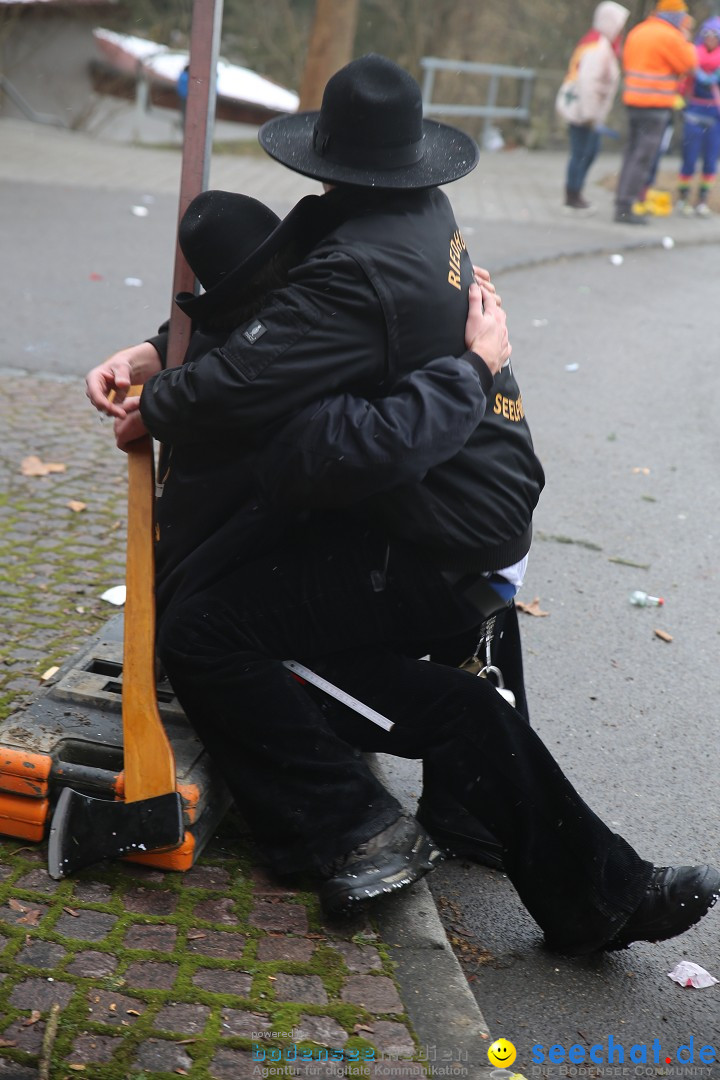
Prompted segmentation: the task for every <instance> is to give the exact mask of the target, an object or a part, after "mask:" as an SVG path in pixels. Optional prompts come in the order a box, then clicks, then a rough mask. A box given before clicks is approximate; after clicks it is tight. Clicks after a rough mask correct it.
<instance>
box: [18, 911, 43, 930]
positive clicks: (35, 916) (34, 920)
mask: <svg viewBox="0 0 720 1080" xmlns="http://www.w3.org/2000/svg"><path fill="white" fill-rule="evenodd" d="M41 918H42V911H40V910H39V908H36V909H35V910H34V911H28V913H27V915H23V917H22V919H18V923H22V924H23V926H37V924H38V923H39V922H40V919H41Z"/></svg>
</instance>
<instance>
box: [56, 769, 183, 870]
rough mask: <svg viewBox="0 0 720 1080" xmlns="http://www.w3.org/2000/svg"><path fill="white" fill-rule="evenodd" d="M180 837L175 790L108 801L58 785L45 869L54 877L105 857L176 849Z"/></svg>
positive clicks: (180, 818) (179, 804)
mask: <svg viewBox="0 0 720 1080" xmlns="http://www.w3.org/2000/svg"><path fill="white" fill-rule="evenodd" d="M184 836H185V825H184V823H183V813H182V800H181V798H180V795H179V794H178V792H177V791H169V792H167V794H165V795H156V796H154V797H153V798H151V799H138V800H137V801H136V802H112V801H110V800H109V799H93V798H91V797H90V796H89V795H83V794H82V793H81V792H79V791H74V790H73V789H72V788H63V790H62V791H61V793H60V798H59V799H58V801H57V806H56V807H55V813H54V814H53V819H52V823H51V825H50V839H49V842H48V873H49V874H50V877H51V878H54V879H55V880H56V881H59V880H60V879H61V878H64V877H67V876H68V874H72V873H74V871H76V870H81V869H82V868H83V867H84V866H92V864H93V863H98V862H102V861H103V860H104V859H121V858H123V857H124V856H125V855H137V854H138V853H139V852H141V851H155V850H156V849H157V848H174V847H177V846H178V845H179V844H181V843H182V841H183V838H184Z"/></svg>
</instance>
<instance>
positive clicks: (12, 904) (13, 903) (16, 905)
mask: <svg viewBox="0 0 720 1080" xmlns="http://www.w3.org/2000/svg"><path fill="white" fill-rule="evenodd" d="M8 907H9V908H11V910H12V911H27V910H28V909H27V908H26V907H25V905H24V904H21V903H20V901H19V900H16V899H15V897H14V896H11V897H10V899H9V900H8Z"/></svg>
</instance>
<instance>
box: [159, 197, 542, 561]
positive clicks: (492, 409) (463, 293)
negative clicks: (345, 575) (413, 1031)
mask: <svg viewBox="0 0 720 1080" xmlns="http://www.w3.org/2000/svg"><path fill="white" fill-rule="evenodd" d="M323 198H326V199H335V200H339V201H344V203H345V205H346V207H347V214H348V216H347V218H346V220H344V221H343V222H342V224H341V225H339V226H338V227H337V228H336V229H334V230H333V232H331V233H330V234H329V235H328V236H327V237H326V238H325V239H324V240H323V241H321V243H320V244H319V245H318V246H317V247H316V248H315V249H314V250H313V251H312V253H311V254H310V256H308V257H307V258H306V259H305V260H304V261H303V263H302V264H301V265H300V266H299V267H297V268H296V269H295V270H294V271H292V272H291V275H290V281H289V284H288V286H287V287H285V288H284V289H281V290H278V291H277V292H276V293H274V294H272V295H271V296H270V297H269V298H268V300H267V302H266V304H265V306H264V308H263V310H262V311H261V312H260V313H259V314H258V316H257V318H255V319H252V320H251V321H250V322H249V323H246V324H244V325H243V326H240V327H238V328H237V329H236V330H234V331H233V332H232V333H231V334H230V336H229V337H228V339H227V340H226V341H225V343H224V344H223V345H222V346H220V347H218V348H214V349H211V350H210V351H209V352H207V353H206V354H205V355H203V356H202V357H200V358H198V359H195V360H192V361H190V362H188V363H185V364H184V365H183V366H182V367H180V368H173V369H170V370H168V371H164V372H162V373H161V374H160V375H157V376H155V377H154V378H153V379H152V380H150V381H149V382H148V384H147V386H146V388H145V390H144V392H143V395H142V399H141V410H142V415H143V417H144V419H145V422H146V424H147V426H148V429H149V430H150V431H151V432H152V433H153V435H155V437H156V438H159V439H161V440H162V441H163V442H166V443H172V444H173V445H174V446H188V447H190V446H195V448H196V449H198V450H199V448H200V447H201V446H207V445H208V444H211V445H212V444H216V445H218V446H220V445H223V446H225V447H231V448H232V454H233V456H234V457H235V459H236V460H235V467H236V468H238V469H242V468H243V462H245V463H246V464H247V467H248V469H250V468H252V471H253V475H254V476H255V477H256V482H257V484H258V485H259V487H258V490H259V491H260V492H261V495H262V498H263V500H266V501H267V503H269V504H271V505H273V506H276V507H277V506H285V507H288V508H291V509H299V508H302V509H304V510H310V511H311V510H312V508H313V507H333V506H335V507H344V508H346V511H347V512H350V513H353V514H354V515H360V516H362V517H363V518H365V519H368V518H369V519H372V520H373V521H374V522H376V523H377V524H378V525H381V526H382V527H384V528H385V529H386V531H387V532H388V534H389V535H390V536H391V537H392V536H393V535H397V536H402V537H404V538H406V539H408V540H410V541H412V542H414V543H415V544H417V545H418V546H420V547H422V548H423V549H424V550H426V551H427V552H428V554H429V555H430V557H431V558H432V559H433V560H434V561H435V562H436V563H437V564H438V565H440V566H441V567H443V568H445V569H451V570H468V571H485V570H495V569H500V568H502V567H504V566H507V565H510V564H511V563H513V562H516V561H517V560H518V559H520V558H522V557H523V555H525V554H526V553H527V550H528V548H529V546H530V538H531V522H532V513H533V510H534V508H535V505H536V504H537V500H538V497H539V494H540V491H541V490H542V487H543V483H544V477H543V472H542V468H541V466H540V463H539V461H538V460H537V458H536V456H535V454H534V451H533V447H532V440H531V437H530V432H529V429H528V426H527V422H526V419H525V417H524V413H523V409H522V401H521V398H520V393H519V390H518V387H517V384H516V382H515V379H514V376H513V373H512V368H511V367H510V365H506V367H505V368H504V369H503V371H502V372H501V373H500V374H499V375H498V376H497V377H496V378H495V380H494V381H493V383H492V387H491V388H489V385H486V388H485V389H486V393H487V394H488V407H487V409H486V410H485V414H484V416H483V418H482V420H480V422H479V423H477V424H476V426H475V427H474V428H473V429H472V431H471V433H470V435H469V437H468V436H467V433H466V432H464V433H463V435H462V439H461V440H458V445H457V449H456V451H455V452H454V453H452V452H450V453H448V452H447V449H446V452H445V453H444V454H443V455H439V456H438V458H437V461H436V462H435V463H432V464H431V465H430V467H429V468H428V469H427V471H426V472H424V474H423V475H422V476H421V477H418V478H417V479H415V478H414V479H413V482H411V483H398V482H397V480H398V475H399V474H398V473H396V474H395V476H394V472H393V465H394V466H395V467H396V469H397V468H399V466H401V465H402V462H403V460H404V459H405V458H408V459H410V460H411V459H412V455H413V453H414V434H415V430H416V428H419V427H420V423H421V421H422V415H419V414H418V413H417V411H414V410H415V409H417V408H421V409H424V408H432V407H433V404H432V401H429V402H428V400H427V399H423V400H422V402H420V401H419V400H416V401H415V403H414V405H412V406H411V407H410V408H406V404H407V403H404V402H402V401H401V400H397V401H396V402H393V389H394V387H395V386H396V385H397V383H398V380H402V379H403V378H406V377H408V376H412V374H413V372H415V371H417V370H418V369H420V368H422V367H423V366H424V365H425V364H427V363H428V362H429V361H432V360H434V359H435V358H438V357H448V356H457V357H462V356H463V354H464V352H465V345H464V327H465V319H466V315H467V289H468V287H469V284H470V282H471V280H472V266H471V263H470V259H469V258H468V255H467V253H466V251H465V247H464V244H463V242H462V239H461V237H460V234H459V232H458V229H457V225H456V223H455V220H454V217H453V214H452V211H451V209H450V205H449V203H448V201H447V199H446V197H445V196H444V194H443V193H442V192H441V191H439V190H438V189H429V190H422V191H410V192H407V191H402V192H392V193H388V192H383V193H381V192H372V191H369V192H368V191H358V190H356V189H355V190H352V191H351V190H348V189H345V190H341V189H336V190H335V191H334V192H331V193H330V194H328V195H326V196H324V197H323ZM466 362H467V357H466V359H465V360H461V361H459V364H460V365H464V364H466ZM486 374H487V372H486ZM340 394H349V395H357V396H358V397H359V398H366V399H378V398H381V399H382V398H388V403H389V404H390V403H391V402H392V403H393V404H392V406H391V407H393V408H395V409H396V410H397V413H396V415H395V416H394V423H393V424H392V425H390V427H389V428H388V433H389V434H388V437H387V440H386V442H385V443H384V444H383V443H381V444H380V445H378V443H377V438H376V437H377V433H375V435H374V436H373V438H374V439H375V440H376V441H374V443H373V446H372V455H371V457H372V462H371V464H370V465H369V466H368V469H367V470H363V468H362V462H363V456H364V453H365V451H366V447H364V446H363V444H362V439H363V437H364V436H363V433H362V430H361V427H362V425H361V426H360V429H358V428H355V427H351V426H348V425H337V424H335V422H334V420H333V419H332V415H331V414H329V413H328V411H327V409H326V408H323V407H320V408H318V409H317V410H314V409H313V408H312V406H313V403H315V402H318V401H321V402H325V403H326V402H327V400H328V399H329V398H331V397H332V396H333V395H340ZM301 410H304V412H303V418H302V423H301V424H298V423H296V422H294V421H293V417H294V416H296V415H297V414H299V413H300V411H301ZM403 410H405V411H403ZM329 417H330V419H329ZM379 437H380V439H381V440H382V439H383V438H384V437H385V435H384V434H381V435H380V436H379ZM201 456H202V455H201ZM406 471H408V470H406ZM409 471H410V473H412V470H409ZM277 476H282V485H279V484H278V482H277V480H276V479H275V478H276V477H277ZM414 476H417V474H414ZM207 483H208V484H209V485H212V479H211V477H207ZM222 497H223V496H222V492H221V491H220V490H218V498H219V499H222ZM226 497H231V496H226Z"/></svg>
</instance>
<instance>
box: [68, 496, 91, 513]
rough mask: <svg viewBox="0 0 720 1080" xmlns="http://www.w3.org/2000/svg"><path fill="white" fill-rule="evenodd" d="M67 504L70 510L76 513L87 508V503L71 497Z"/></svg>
mask: <svg viewBox="0 0 720 1080" xmlns="http://www.w3.org/2000/svg"><path fill="white" fill-rule="evenodd" d="M67 506H68V510H72V511H73V512H74V513H76V514H79V513H80V511H81V510H87V503H84V502H78V500H77V499H71V500H70V502H69V503H68V504H67Z"/></svg>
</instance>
